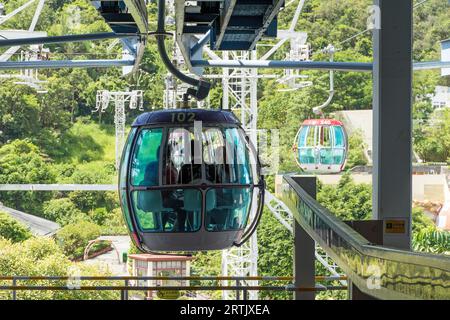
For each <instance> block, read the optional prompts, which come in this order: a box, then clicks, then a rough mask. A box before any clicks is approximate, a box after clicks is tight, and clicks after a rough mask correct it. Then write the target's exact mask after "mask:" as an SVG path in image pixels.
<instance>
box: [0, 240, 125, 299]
mask: <svg viewBox="0 0 450 320" xmlns="http://www.w3.org/2000/svg"><path fill="white" fill-rule="evenodd" d="M0 274H1V275H2V276H108V275H110V274H108V273H105V272H102V271H100V270H99V269H98V267H96V266H86V265H83V264H81V263H72V262H71V261H70V260H69V259H68V258H67V257H66V256H65V255H64V254H63V252H62V249H61V248H60V247H59V246H58V245H57V244H56V243H55V241H54V240H53V239H51V238H44V237H36V238H30V239H28V240H26V241H24V242H22V243H15V244H14V243H12V242H11V241H7V240H2V239H1V238H0ZM20 284H21V285H43V286H45V285H60V286H66V285H68V284H69V282H67V281H43V280H39V281H37V280H27V281H25V280H22V281H21V282H20ZM102 284H103V285H111V281H108V282H103V283H102ZM0 285H11V281H0ZM83 285H87V286H91V285H100V283H98V281H84V282H83ZM118 296H119V294H118V292H109V291H104V292H101V291H73V290H72V291H70V292H69V291H17V299H20V300H23V299H32V300H37V299H39V300H41V299H47V300H57V299H117V298H118ZM11 298H12V293H11V292H8V291H0V300H3V299H11Z"/></svg>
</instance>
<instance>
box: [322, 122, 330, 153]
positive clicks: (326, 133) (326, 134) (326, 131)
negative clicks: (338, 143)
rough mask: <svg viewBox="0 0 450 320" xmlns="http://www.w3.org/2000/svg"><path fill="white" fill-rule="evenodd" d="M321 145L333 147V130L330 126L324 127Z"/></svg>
mask: <svg viewBox="0 0 450 320" xmlns="http://www.w3.org/2000/svg"><path fill="white" fill-rule="evenodd" d="M321 145H322V147H325V148H330V147H331V130H330V127H328V126H324V127H322V138H321Z"/></svg>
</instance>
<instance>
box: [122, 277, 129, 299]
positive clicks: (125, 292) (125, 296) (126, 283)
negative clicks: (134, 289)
mask: <svg viewBox="0 0 450 320" xmlns="http://www.w3.org/2000/svg"><path fill="white" fill-rule="evenodd" d="M128 286H129V282H128V280H125V287H127V289H126V290H125V291H124V299H123V300H128Z"/></svg>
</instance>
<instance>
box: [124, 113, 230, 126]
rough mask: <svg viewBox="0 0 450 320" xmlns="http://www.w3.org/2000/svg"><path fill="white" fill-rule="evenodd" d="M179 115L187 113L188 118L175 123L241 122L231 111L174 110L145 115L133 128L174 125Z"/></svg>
mask: <svg viewBox="0 0 450 320" xmlns="http://www.w3.org/2000/svg"><path fill="white" fill-rule="evenodd" d="M179 113H185V114H186V117H183V118H181V119H183V121H180V117H176V118H175V119H176V122H175V123H177V124H183V123H184V124H187V123H192V122H193V121H194V120H195V121H202V122H209V123H226V124H239V120H238V119H237V118H236V116H235V115H234V114H233V113H232V112H231V111H227V110H205V109H173V110H160V111H152V112H146V113H143V114H141V115H140V116H139V117H137V118H136V120H135V121H134V123H133V124H132V126H133V127H140V126H147V125H156V124H172V123H174V116H173V114H179ZM191 115H193V116H191Z"/></svg>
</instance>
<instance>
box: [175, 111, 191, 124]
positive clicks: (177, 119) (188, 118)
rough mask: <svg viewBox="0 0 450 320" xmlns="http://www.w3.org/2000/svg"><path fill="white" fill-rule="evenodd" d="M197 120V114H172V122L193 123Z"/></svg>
mask: <svg viewBox="0 0 450 320" xmlns="http://www.w3.org/2000/svg"><path fill="white" fill-rule="evenodd" d="M194 120H195V113H193V112H188V113H185V112H177V113H175V112H174V113H172V122H186V121H188V122H193V121H194Z"/></svg>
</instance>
